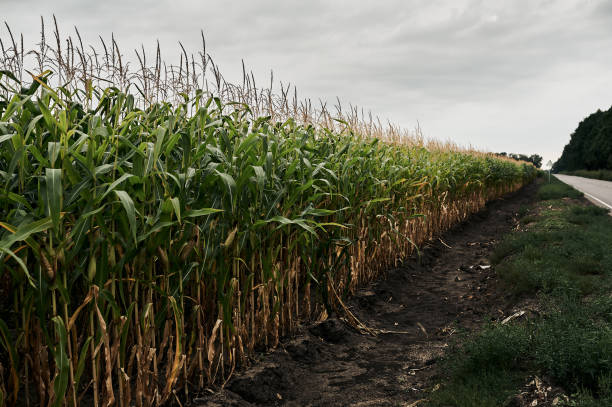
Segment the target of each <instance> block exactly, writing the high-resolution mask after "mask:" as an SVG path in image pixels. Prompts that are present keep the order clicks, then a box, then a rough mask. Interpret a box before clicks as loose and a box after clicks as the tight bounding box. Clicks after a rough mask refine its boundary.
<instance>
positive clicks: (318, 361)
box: [191, 185, 536, 406]
mask: <svg viewBox="0 0 612 407" xmlns="http://www.w3.org/2000/svg"><path fill="white" fill-rule="evenodd" d="M535 190H536V188H535V185H531V186H528V187H526V188H524V189H523V190H521V191H520V192H518V193H516V194H514V195H512V196H509V197H506V198H505V199H500V200H496V201H494V202H492V203H490V204H489V205H488V206H487V207H486V208H485V209H484V210H483V211H481V212H479V213H478V214H475V215H473V216H472V217H470V219H469V220H468V221H466V222H464V223H462V224H460V225H458V226H456V227H455V228H454V229H452V230H451V231H449V232H448V233H446V234H445V235H444V236H443V237H442V239H438V240H436V241H433V242H431V243H429V244H427V245H426V246H425V247H424V248H423V249H422V251H421V260H420V261H419V260H418V259H416V258H414V259H409V260H408V261H407V262H406V263H405V264H404V265H403V266H402V267H400V268H398V269H395V270H391V271H390V272H389V273H388V275H387V276H386V278H384V279H381V280H380V281H378V282H377V283H375V284H372V285H371V286H369V287H366V288H365V289H363V290H361V291H359V292H358V293H357V294H356V295H355V296H354V297H353V298H352V299H351V300H350V301H349V302H348V305H349V306H350V309H351V310H352V311H353V313H354V314H355V315H356V316H357V317H358V318H359V319H360V320H361V321H362V322H364V323H365V324H366V325H367V326H369V327H372V328H378V329H381V330H385V331H392V332H394V333H385V334H380V335H378V336H375V337H374V336H368V335H361V334H359V333H357V332H355V331H354V330H352V329H351V328H350V327H347V326H346V325H344V324H343V323H342V322H341V321H339V320H337V319H335V318H330V319H328V320H326V321H324V322H322V323H320V324H318V325H314V326H308V327H303V328H302V330H301V333H300V334H299V335H298V336H297V337H295V338H294V339H292V340H290V341H288V342H285V343H283V344H281V345H280V346H279V348H278V349H277V350H275V351H274V352H272V353H270V354H267V355H264V356H263V357H262V359H261V361H260V362H259V363H257V364H256V365H254V366H253V367H251V368H249V369H248V370H246V371H245V372H242V373H240V374H238V375H236V376H235V377H234V378H233V379H232V380H231V381H230V382H229V383H228V384H227V386H226V388H225V389H224V390H223V391H221V392H218V393H215V394H212V395H208V394H207V395H202V396H200V397H196V398H194V399H193V400H192V402H191V405H192V406H275V405H284V406H349V405H350V406H409V405H410V404H411V403H413V402H415V401H417V400H420V399H423V398H425V397H427V394H428V392H429V391H430V389H431V387H432V386H433V385H434V384H435V383H433V382H432V376H434V375H435V374H436V373H438V372H437V370H436V369H437V364H436V361H437V360H438V359H439V357H440V356H441V355H442V354H443V352H444V350H445V348H446V347H447V346H448V341H449V340H450V336H452V334H453V333H454V332H455V330H456V329H458V328H461V329H468V330H471V329H474V328H476V327H478V326H480V325H481V324H482V322H483V320H484V318H493V319H499V318H503V317H505V316H507V315H508V314H509V313H510V312H511V310H510V305H511V304H510V303H509V300H508V299H506V297H505V296H504V295H503V290H502V289H501V288H500V287H498V284H497V281H496V278H495V271H494V270H493V268H491V267H489V263H488V257H489V255H490V253H491V251H492V248H493V246H494V245H495V243H496V242H497V241H498V240H499V239H500V238H501V237H502V236H503V235H504V234H505V233H507V232H509V231H510V230H511V229H512V228H513V226H514V225H515V216H516V214H517V211H518V210H519V209H520V208H521V206H524V205H528V204H529V203H531V202H532V201H533V200H534V196H535ZM481 266H482V267H481Z"/></svg>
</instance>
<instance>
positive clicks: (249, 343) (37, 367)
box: [0, 52, 535, 406]
mask: <svg viewBox="0 0 612 407" xmlns="http://www.w3.org/2000/svg"><path fill="white" fill-rule="evenodd" d="M22 54H23V52H22ZM185 58H187V57H185ZM5 66H6V65H5ZM41 68H45V67H44V66H41ZM40 72H42V73H40V74H38V75H32V82H31V83H30V82H28V83H27V84H26V83H25V81H24V80H23V78H21V77H20V76H19V75H18V74H16V73H15V70H9V69H6V70H3V71H2V72H1V73H0V75H1V76H0V85H1V86H2V89H3V92H1V93H0V181H1V182H2V184H3V187H2V190H0V405H3V404H5V405H32V406H34V405H51V406H63V405H66V406H79V405H82V404H89V405H94V406H110V405H120V406H131V405H136V406H150V405H161V404H164V403H169V402H173V401H174V400H178V399H184V398H186V397H188V396H189V392H193V391H198V390H201V389H204V388H206V387H207V386H210V385H212V384H214V383H220V384H222V383H223V382H225V381H226V380H227V379H228V378H229V377H230V376H231V375H232V373H233V371H234V369H235V368H236V367H237V366H240V365H244V364H245V363H248V360H249V356H250V355H252V354H253V352H254V351H255V350H256V349H260V348H263V347H274V346H275V345H276V344H277V343H278V341H279V338H280V337H283V336H285V335H290V334H291V333H292V332H293V330H294V329H295V328H296V326H297V325H298V324H299V323H301V322H305V321H309V320H316V319H321V318H325V316H326V315H328V314H329V313H331V312H338V313H340V314H342V315H345V316H346V318H347V319H349V320H351V315H350V312H349V311H348V310H346V308H344V306H343V303H342V299H343V298H345V297H346V296H347V295H349V294H350V293H351V292H352V291H353V290H355V288H356V287H358V286H360V285H363V284H364V283H367V282H369V281H372V280H373V279H375V278H377V277H378V276H379V275H380V274H381V273H382V272H383V271H385V270H386V269H389V268H390V267H394V266H396V265H397V264H398V262H399V261H400V260H401V259H405V258H406V257H408V256H410V255H411V254H413V253H414V252H415V250H417V249H416V248H417V247H418V246H419V245H420V244H421V243H423V242H425V241H427V240H428V239H430V238H432V237H433V236H436V235H438V234H440V233H441V232H443V231H444V230H446V229H448V228H449V227H451V226H452V225H454V224H455V223H457V222H459V221H461V220H463V219H465V218H466V217H467V216H468V215H469V214H471V213H473V212H475V211H478V210H479V209H480V208H482V207H483V205H484V204H485V202H486V201H487V200H490V199H493V198H496V197H499V196H501V195H503V194H506V193H508V192H511V191H514V190H517V189H518V188H520V187H521V186H522V185H524V184H525V183H527V182H530V181H531V180H532V179H533V177H534V176H535V168H534V167H532V166H531V165H526V164H524V163H518V162H514V161H510V160H501V159H498V158H494V157H491V156H488V155H486V154H482V153H476V152H471V151H467V150H466V151H463V150H460V149H457V148H450V147H448V146H444V145H435V144H429V145H428V144H426V143H423V142H422V141H420V140H418V139H411V140H404V141H402V140H398V139H394V138H393V137H387V138H376V137H374V136H372V135H371V134H369V133H368V134H365V132H364V131H363V129H365V128H367V123H366V124H363V122H360V123H362V124H363V125H362V126H361V127H360V126H354V125H352V123H351V122H350V121H349V120H347V117H346V116H342V115H338V116H340V117H342V118H341V119H339V120H337V121H335V122H334V123H333V125H330V126H328V127H326V126H325V125H324V124H325V123H322V122H321V120H310V119H309V120H306V119H304V117H311V118H312V117H313V116H312V115H310V114H307V115H304V114H302V115H300V114H297V113H296V114H295V115H292V114H291V109H289V108H287V109H285V110H283V114H282V115H277V116H276V117H272V116H273V115H271V114H266V112H265V109H264V110H262V107H261V106H258V105H257V102H253V101H250V102H249V101H245V100H236V101H234V102H239V103H232V101H231V97H229V96H227V95H226V96H225V97H220V96H219V95H217V96H215V95H214V92H211V91H210V90H208V91H207V90H198V89H197V88H194V89H193V91H190V92H188V93H183V97H182V99H179V100H172V101H164V98H163V97H161V98H153V97H152V98H148V99H147V98H145V97H144V96H143V95H144V94H146V93H145V92H143V93H141V94H139V95H140V96H138V95H134V94H133V93H131V91H130V89H129V87H128V89H122V88H121V87H120V86H116V87H114V86H107V87H101V86H93V85H92V84H91V82H87V79H86V78H85V81H84V82H83V83H84V84H85V85H86V84H87V83H89V85H87V86H77V85H74V86H72V87H68V86H60V85H57V86H54V85H52V84H51V80H50V78H51V72H50V71H48V70H44V71H43V70H41V71H40ZM82 79H83V78H80V79H78V80H82ZM253 82H254V80H253ZM236 89H238V88H236ZM251 93H252V91H251ZM139 97H140V100H139ZM282 97H283V96H281V98H282ZM284 97H285V100H286V98H287V97H286V95H285V96H284ZM237 99H238V98H237ZM271 99H272V98H270V100H271ZM247 102H249V103H247ZM294 106H298V105H297V104H296V105H294ZM267 107H268V110H270V109H271V108H272V107H274V104H272V105H270V104H269V105H267ZM295 112H298V109H297V107H296V109H295ZM325 120H328V121H329V118H327V119H325ZM325 120H323V121H325ZM351 322H354V324H355V325H356V326H357V327H359V328H361V329H363V330H368V328H367V327H364V326H362V325H360V324H359V322H358V321H356V320H355V319H354V318H353V319H352V320H351Z"/></svg>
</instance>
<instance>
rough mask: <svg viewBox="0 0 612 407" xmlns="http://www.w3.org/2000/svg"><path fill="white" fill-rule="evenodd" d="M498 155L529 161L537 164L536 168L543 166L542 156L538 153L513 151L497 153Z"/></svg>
mask: <svg viewBox="0 0 612 407" xmlns="http://www.w3.org/2000/svg"><path fill="white" fill-rule="evenodd" d="M495 155H496V156H498V157H508V158H512V159H515V160H519V161H527V162H529V163H532V164H533V165H535V167H536V168H542V156H541V155H538V154H532V155H525V154H513V153H506V152H503V153H495Z"/></svg>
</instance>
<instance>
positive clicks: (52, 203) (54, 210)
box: [45, 168, 63, 231]
mask: <svg viewBox="0 0 612 407" xmlns="http://www.w3.org/2000/svg"><path fill="white" fill-rule="evenodd" d="M45 181H46V188H47V191H46V192H47V193H46V198H47V202H46V204H47V210H48V211H49V216H50V217H51V220H52V221H53V228H54V229H55V230H56V231H58V230H59V224H60V217H61V210H62V195H63V190H62V170H61V169H59V168H46V169H45Z"/></svg>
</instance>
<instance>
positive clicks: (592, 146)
mask: <svg viewBox="0 0 612 407" xmlns="http://www.w3.org/2000/svg"><path fill="white" fill-rule="evenodd" d="M583 169H585V170H602V169H612V107H611V108H610V109H608V110H607V111H605V112H602V111H601V110H597V111H596V112H595V113H593V114H591V115H589V116H588V117H586V118H585V119H584V120H582V121H581V122H580V123H579V124H578V127H577V128H576V130H575V131H574V132H573V133H572V135H571V138H570V142H569V143H568V144H567V145H566V146H565V148H564V149H563V154H561V157H560V158H559V160H557V162H556V163H555V164H554V165H553V171H554V172H558V171H575V170H583Z"/></svg>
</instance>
